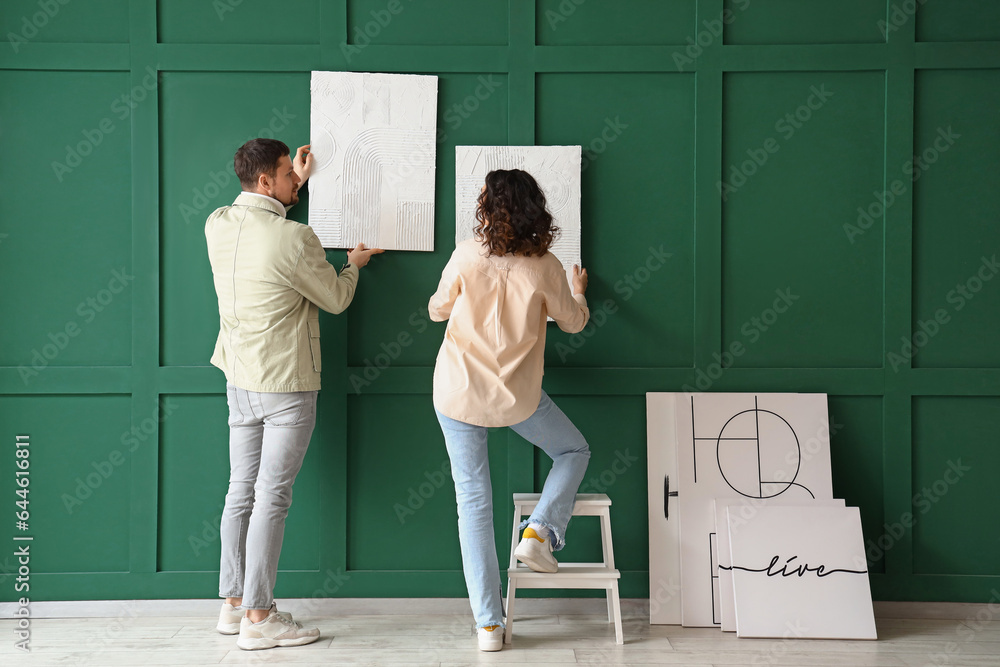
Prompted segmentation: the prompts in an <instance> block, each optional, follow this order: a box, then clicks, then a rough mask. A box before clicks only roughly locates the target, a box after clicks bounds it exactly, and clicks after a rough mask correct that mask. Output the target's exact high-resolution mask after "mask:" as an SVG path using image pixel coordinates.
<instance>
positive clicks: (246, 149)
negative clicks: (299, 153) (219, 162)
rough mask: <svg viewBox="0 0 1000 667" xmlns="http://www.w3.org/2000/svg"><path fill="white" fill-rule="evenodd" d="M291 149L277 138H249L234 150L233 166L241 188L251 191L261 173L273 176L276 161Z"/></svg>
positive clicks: (276, 168) (255, 187)
mask: <svg viewBox="0 0 1000 667" xmlns="http://www.w3.org/2000/svg"><path fill="white" fill-rule="evenodd" d="M290 153H291V151H289V150H288V146H286V145H285V142H283V141H278V140H277V139H251V140H250V141H248V142H246V143H245V144H243V145H242V146H240V149H239V150H238V151H236V157H235V158H234V159H233V166H234V167H235V168H236V175H237V176H238V177H239V179H240V184H241V185H242V186H243V189H244V190H246V191H248V192H252V191H254V190H256V189H257V179H258V177H260V175H261V174H267V175H268V176H271V177H273V176H275V175H276V174H277V173H278V161H279V160H280V159H281V158H282V157H283V156H285V155H289V154H290Z"/></svg>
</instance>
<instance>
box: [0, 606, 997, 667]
mask: <svg viewBox="0 0 1000 667" xmlns="http://www.w3.org/2000/svg"><path fill="white" fill-rule="evenodd" d="M401 611H411V613H409V614H407V615H398V616H394V615H382V614H380V615H367V616H363V615H357V616H341V617H312V618H310V617H308V616H302V617H301V618H298V617H297V620H301V621H303V623H306V624H309V623H311V624H313V625H316V626H319V628H320V631H321V633H322V636H321V637H320V640H319V641H318V642H316V643H315V644H312V645H310V646H305V647H298V648H278V649H270V650H267V651H254V652H247V651H241V650H239V649H238V648H236V638H235V637H226V636H223V635H220V634H218V633H217V632H215V629H214V626H215V621H216V619H215V617H214V616H208V615H206V616H203V617H177V616H174V617H168V618H155V617H136V618H125V619H124V620H116V619H113V618H72V619H33V620H32V642H31V645H32V651H31V653H30V654H24V653H22V652H19V651H16V650H15V649H14V646H13V635H12V629H13V626H14V621H12V620H0V665H3V666H4V667H8V666H20V665H25V666H28V665H87V666H93V667H115V666H129V667H144V666H146V665H176V666H178V667H201V666H202V665H270V664H294V665H298V666H299V667H305V666H307V665H324V666H325V665H331V664H348V665H362V664H363V665H441V666H442V667H444V666H445V665H467V664H479V663H515V664H519V665H552V664H560V663H564V664H591V665H611V664H615V665H618V664H634V665H653V664H665V665H684V666H686V667H697V666H699V665H726V666H732V665H755V666H758V665H776V666H777V665H788V666H796V667H798V666H807V665H809V666H816V665H847V666H850V667H871V666H881V665H893V666H897V667H925V666H926V667H932V666H933V667H940V666H943V665H949V666H954V667H964V666H982V665H995V666H1000V620H991V621H985V622H982V623H979V622H977V621H976V620H975V619H970V620H967V621H955V620H929V619H914V620H897V619H883V620H880V621H879V622H878V630H879V640H878V641H874V642H866V641H819V640H754V639H737V638H736V637H735V636H734V635H732V634H723V633H722V632H720V631H718V630H713V629H696V628H681V627H676V626H650V625H649V624H648V622H647V619H646V618H645V617H642V616H639V615H635V614H633V615H632V616H630V617H626V620H625V645H624V646H617V645H615V643H614V628H613V627H611V626H610V625H609V624H608V623H607V620H606V618H605V617H602V616H597V615H559V616H537V617H533V616H530V615H526V616H521V615H519V616H518V618H517V619H516V623H515V625H514V644H513V646H512V647H505V648H504V650H503V651H501V652H499V653H482V652H480V651H479V650H478V649H477V648H476V640H475V638H474V637H473V636H472V635H471V616H470V615H468V614H441V615H424V614H421V613H420V610H419V608H415V609H412V610H401Z"/></svg>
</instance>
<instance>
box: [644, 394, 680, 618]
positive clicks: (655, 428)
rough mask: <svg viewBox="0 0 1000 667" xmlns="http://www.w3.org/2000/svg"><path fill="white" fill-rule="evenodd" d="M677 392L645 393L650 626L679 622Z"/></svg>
mask: <svg viewBox="0 0 1000 667" xmlns="http://www.w3.org/2000/svg"><path fill="white" fill-rule="evenodd" d="M675 396H676V394H672V393H667V392H648V393H647V394H646V456H647V463H646V472H647V475H648V488H649V622H650V624H652V625H659V624H664V625H679V624H680V622H681V546H680V533H681V531H680V524H679V522H680V516H679V513H678V511H677V423H676V420H677V410H676V408H677V401H676V400H675V398H674V397H675Z"/></svg>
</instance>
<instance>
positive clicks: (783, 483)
mask: <svg viewBox="0 0 1000 667" xmlns="http://www.w3.org/2000/svg"><path fill="white" fill-rule="evenodd" d="M747 433H756V437H755V438H750V437H747V436H746V434H747ZM730 442H736V444H734V445H730V444H729V443H730ZM750 446H753V447H754V448H755V449H756V457H755V459H756V460H755V461H754V465H753V466H752V467H753V468H754V470H752V475H751V474H750V473H748V471H747V469H746V467H747V463H746V462H747V459H748V458H751V459H752V458H754V457H752V456H750V454H751V453H752V452H753V450H751V449H749V447H750ZM724 447H733V448H734V449H733V450H731V451H734V452H736V451H738V452H740V454H741V456H738V457H737V456H725V455H724V454H723V448H724ZM715 451H716V460H717V461H718V464H719V473H720V474H721V475H722V478H723V479H724V480H725V481H726V484H728V485H729V488H731V489H732V490H733V491H735V492H736V493H738V494H740V495H741V496H744V497H746V498H760V499H764V498H774V497H775V496H780V495H781V494H783V493H784V492H785V491H787V490H788V489H789V488H791V487H792V486H802V485H801V484H797V483H796V482H795V480H796V479H797V478H798V476H799V471H800V469H801V467H802V447H801V445H800V444H799V438H798V436H797V435H796V434H795V429H793V428H792V425H791V424H789V423H788V421H787V420H785V418H784V417H782V416H781V415H779V414H778V413H776V412H771V411H770V410H763V409H760V408H753V409H750V410H743V411H742V412H737V413H736V414H735V415H733V416H732V417H730V418H729V420H728V421H727V422H726V423H725V425H724V426H723V427H722V430H721V431H719V437H718V438H717V440H716V450H715ZM762 461H763V462H764V464H763V466H764V467H763V468H762V467H761V466H762ZM762 475H763V476H762ZM751 477H752V479H751ZM764 477H767V479H765V478H764ZM802 488H805V490H806V491H807V492H809V495H812V492H811V491H809V489H807V488H806V487H802Z"/></svg>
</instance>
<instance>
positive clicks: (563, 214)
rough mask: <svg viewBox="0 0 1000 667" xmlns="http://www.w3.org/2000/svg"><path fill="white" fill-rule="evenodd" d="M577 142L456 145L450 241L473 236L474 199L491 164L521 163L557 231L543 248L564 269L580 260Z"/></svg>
mask: <svg viewBox="0 0 1000 667" xmlns="http://www.w3.org/2000/svg"><path fill="white" fill-rule="evenodd" d="M581 155H582V151H581V148H580V146H456V147H455V243H461V242H462V241H464V240H466V239H471V238H472V236H473V231H472V230H473V228H474V227H475V226H476V200H477V198H478V197H479V191H480V189H481V188H482V187H483V183H485V182H486V174H488V173H489V172H491V171H493V170H495V169H521V170H523V171H526V172H528V173H529V174H531V175H532V176H534V177H535V180H536V181H537V182H538V186H539V187H540V188H541V189H542V193H543V194H544V195H545V199H546V206H547V207H548V209H549V213H551V214H552V217H553V224H555V225H556V226H557V227H559V228H560V230H561V232H560V234H559V236H558V238H557V239H556V241H555V242H554V243H553V244H552V247H551V248H549V250H550V251H551V252H552V254H553V255H555V256H556V257H557V258H558V259H559V261H560V262H562V265H563V267H564V268H565V269H566V270H567V275H570V276H571V275H572V271H573V265H574V264H579V263H580V159H581Z"/></svg>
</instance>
